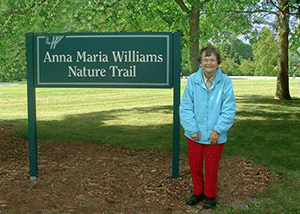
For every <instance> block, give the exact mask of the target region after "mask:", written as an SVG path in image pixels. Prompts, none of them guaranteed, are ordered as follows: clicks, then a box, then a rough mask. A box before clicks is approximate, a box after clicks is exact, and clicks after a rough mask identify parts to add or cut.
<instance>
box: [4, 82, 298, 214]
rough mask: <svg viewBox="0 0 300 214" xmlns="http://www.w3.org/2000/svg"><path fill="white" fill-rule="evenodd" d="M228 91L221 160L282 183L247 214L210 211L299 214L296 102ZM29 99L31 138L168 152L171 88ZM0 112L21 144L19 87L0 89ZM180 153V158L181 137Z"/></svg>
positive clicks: (23, 103)
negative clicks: (234, 160)
mask: <svg viewBox="0 0 300 214" xmlns="http://www.w3.org/2000/svg"><path fill="white" fill-rule="evenodd" d="M233 84H234V90H235V95H236V100H237V116H236V120H235V124H234V125H233V127H232V128H231V130H230V131H229V137H228V138H229V140H228V142H227V145H226V147H225V149H224V155H239V156H244V157H249V158H251V159H252V160H253V161H254V162H256V163H263V164H265V165H267V166H268V167H269V168H270V169H271V170H272V171H273V172H275V173H276V174H279V175H280V178H282V179H279V178H278V179H274V183H273V185H272V188H271V189H270V190H269V191H268V192H266V193H264V194H261V195H258V196H257V198H258V199H259V203H257V200H256V201H249V202H247V203H248V209H245V208H238V207H236V206H230V205H228V204H220V206H219V207H217V209H216V210H215V212H216V213H221V212H224V213H300V131H299V130H300V129H299V128H300V100H293V101H280V100H275V99H274V94H275V88H276V80H233ZM184 88H185V81H182V93H183V91H184ZM290 93H291V96H292V97H295V98H297V97H298V98H300V80H290ZM36 97H37V133H38V139H41V140H47V141H51V142H59V141H68V142H75V141H83V142H89V141H92V142H99V143H110V144H117V145H120V146H125V145H126V146H130V147H132V148H137V149H167V150H171V149H172V129H173V124H172V123H173V115H172V113H173V91H172V89H101V88H88V89H86V88H79V89H78V88H77V89H67V88H37V89H36ZM0 107H1V112H0V118H1V119H0V123H6V124H12V125H15V126H16V132H15V134H16V135H18V136H20V137H27V135H28V131H27V88H26V85H5V86H0ZM181 151H182V152H187V143H186V139H185V137H184V136H183V131H182V132H181Z"/></svg>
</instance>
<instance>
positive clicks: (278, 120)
mask: <svg viewBox="0 0 300 214" xmlns="http://www.w3.org/2000/svg"><path fill="white" fill-rule="evenodd" d="M237 106H238V110H237V117H236V120H235V123H234V125H233V127H232V128H231V130H230V131H229V136H228V139H229V141H228V143H227V147H225V148H226V149H225V150H224V152H225V153H226V154H230V155H242V156H247V157H250V158H253V159H254V160H255V161H256V162H260V163H266V164H268V165H271V166H273V167H276V168H282V169H288V170H299V168H300V132H299V127H300V100H292V101H281V100H275V99H273V98H272V97H265V96H244V97H238V98H237Z"/></svg>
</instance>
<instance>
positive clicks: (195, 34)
mask: <svg viewBox="0 0 300 214" xmlns="http://www.w3.org/2000/svg"><path fill="white" fill-rule="evenodd" d="M189 14H190V19H189V23H190V32H189V42H190V60H189V67H190V73H194V72H196V71H197V70H198V69H199V62H198V58H199V37H200V36H199V9H198V8H197V7H195V6H192V9H191V11H190V13H189Z"/></svg>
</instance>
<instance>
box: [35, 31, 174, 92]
mask: <svg viewBox="0 0 300 214" xmlns="http://www.w3.org/2000/svg"><path fill="white" fill-rule="evenodd" d="M172 42H173V34H172V33H114V34H103V33H102V34H99V33H98V34H97V33H89V34H84V33H81V34H36V35H34V52H35V56H36V59H35V62H36V64H35V69H36V76H35V86H36V87H85V86H90V87H165V88H172V84H173V83H172V80H173V78H172V72H171V71H172V67H171V66H172V59H173V55H172V54H173V46H172Z"/></svg>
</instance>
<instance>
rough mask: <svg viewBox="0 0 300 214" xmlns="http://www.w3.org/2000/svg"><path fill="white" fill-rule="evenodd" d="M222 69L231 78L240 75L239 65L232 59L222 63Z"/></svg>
mask: <svg viewBox="0 0 300 214" xmlns="http://www.w3.org/2000/svg"><path fill="white" fill-rule="evenodd" d="M220 68H221V69H222V71H223V72H224V73H225V74H227V75H229V76H238V75H240V72H239V65H238V64H237V63H236V62H234V59H232V58H226V59H224V60H223V61H222V63H221V65H220Z"/></svg>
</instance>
